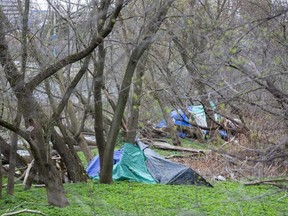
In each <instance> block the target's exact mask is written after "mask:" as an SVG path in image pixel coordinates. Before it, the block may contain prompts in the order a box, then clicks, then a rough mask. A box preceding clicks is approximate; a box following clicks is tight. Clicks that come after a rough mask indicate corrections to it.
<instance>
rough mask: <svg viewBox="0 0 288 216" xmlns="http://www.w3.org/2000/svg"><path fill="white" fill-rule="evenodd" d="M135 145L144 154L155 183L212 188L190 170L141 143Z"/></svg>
mask: <svg viewBox="0 0 288 216" xmlns="http://www.w3.org/2000/svg"><path fill="white" fill-rule="evenodd" d="M137 144H138V146H139V148H140V149H141V150H142V151H143V152H144V155H145V157H146V161H145V163H146V166H147V169H148V171H149V173H150V174H151V176H152V177H153V178H154V180H155V181H156V182H157V183H160V184H174V185H178V184H185V185H191V184H196V185H205V186H210V187H212V185H211V184H210V183H209V182H207V181H206V180H205V179H204V178H203V177H202V176H200V175H199V174H198V173H196V172H195V171H193V170H192V169H191V168H189V167H186V166H184V165H181V164H178V163H174V162H172V161H170V160H167V159H165V158H164V157H162V156H160V155H159V154H157V153H156V152H154V151H153V150H152V149H150V148H149V147H148V146H147V145H146V144H144V143H143V142H141V141H137Z"/></svg>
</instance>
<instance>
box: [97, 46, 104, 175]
mask: <svg viewBox="0 0 288 216" xmlns="http://www.w3.org/2000/svg"><path fill="white" fill-rule="evenodd" d="M98 55H99V58H98V61H97V62H96V61H94V111H95V118H94V130H95V135H96V144H97V147H98V152H99V158H100V170H101V167H102V166H103V158H104V151H105V147H106V141H105V137H104V125H103V108H102V107H103V103H102V88H103V86H104V85H103V74H104V65H105V55H106V52H105V48H104V44H103V43H102V44H100V45H99V49H98Z"/></svg>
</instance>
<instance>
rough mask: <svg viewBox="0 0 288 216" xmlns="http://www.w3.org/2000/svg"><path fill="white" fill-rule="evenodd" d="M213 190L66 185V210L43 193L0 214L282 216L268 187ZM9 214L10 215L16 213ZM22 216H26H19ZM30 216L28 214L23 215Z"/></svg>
mask: <svg viewBox="0 0 288 216" xmlns="http://www.w3.org/2000/svg"><path fill="white" fill-rule="evenodd" d="M214 186H215V187H214V188H206V187H197V186H172V185H148V184H140V183H129V182H118V183H114V184H112V185H100V184H98V183H97V182H93V181H89V182H88V184H66V185H65V190H66V192H67V196H68V198H69V201H70V204H71V205H70V206H69V207H66V208H63V209H59V208H54V207H52V206H49V205H47V203H46V196H45V189H44V188H41V189H39V188H37V189H36V188H33V189H31V190H30V191H24V190H23V189H22V186H20V185H18V186H17V187H16V193H15V196H14V197H8V196H6V195H5V196H4V198H3V199H2V200H0V214H3V213H4V212H7V211H11V210H12V209H13V208H15V207H16V206H18V208H17V209H15V210H19V209H24V208H27V209H33V210H40V211H42V212H43V213H46V214H48V215H53V216H54V215H61V216H62V215H69V216H72V215H73V216H77V215H141V216H142V215H167V216H168V215H169V216H170V215H253V216H254V215H287V212H288V198H287V194H286V197H285V193H283V192H282V193H280V192H279V191H278V189H277V188H275V187H269V186H243V185H241V184H238V183H231V182H230V183H229V182H226V183H223V182H218V183H216V184H215V185H214ZM15 210H14V211H15ZM22 215H25V214H22ZM26 215H29V214H26Z"/></svg>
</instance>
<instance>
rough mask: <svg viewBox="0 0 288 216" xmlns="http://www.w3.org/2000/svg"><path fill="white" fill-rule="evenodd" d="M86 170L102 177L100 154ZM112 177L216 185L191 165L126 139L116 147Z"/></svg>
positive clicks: (142, 180)
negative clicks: (119, 147) (173, 160)
mask: <svg viewBox="0 0 288 216" xmlns="http://www.w3.org/2000/svg"><path fill="white" fill-rule="evenodd" d="M86 172H87V174H88V176H89V177H90V178H92V179H99V172H100V163H99V157H98V156H96V157H95V158H94V159H93V160H92V161H91V162H90V163H89V164H88V166H87V168H86ZM112 178H113V180H114V181H121V180H127V181H135V182H143V183H152V184H156V183H160V184H173V185H180V184H181V185H192V184H195V185H204V186H209V187H212V185H211V184H210V183H209V182H207V181H206V180H205V179H204V178H203V177H201V176H200V175H199V174H197V173H196V172H195V171H193V170H192V169H191V168H189V167H186V166H184V165H181V164H178V163H174V162H172V161H170V160H167V159H165V158H163V157H162V156H160V155H159V154H157V153H156V152H154V151H153V150H152V149H150V148H149V147H148V146H147V145H146V144H144V143H143V142H141V141H137V144H135V145H134V144H130V143H126V144H124V145H123V147H122V148H121V149H120V150H117V151H114V167H113V173H112Z"/></svg>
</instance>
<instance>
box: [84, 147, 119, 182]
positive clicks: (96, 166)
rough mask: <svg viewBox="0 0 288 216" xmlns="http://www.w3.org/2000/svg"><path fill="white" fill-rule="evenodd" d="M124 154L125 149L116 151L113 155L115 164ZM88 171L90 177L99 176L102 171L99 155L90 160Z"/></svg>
mask: <svg viewBox="0 0 288 216" xmlns="http://www.w3.org/2000/svg"><path fill="white" fill-rule="evenodd" d="M122 154H123V149H120V150H116V151H114V155H113V160H114V161H113V162H114V164H116V163H118V162H119V161H120V160H121V158H122ZM86 172H87V174H88V176H89V177H90V178H94V177H96V178H97V176H98V175H99V172H100V159H99V156H96V157H94V158H93V159H92V160H91V161H90V162H89V164H88V166H87V168H86Z"/></svg>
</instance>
